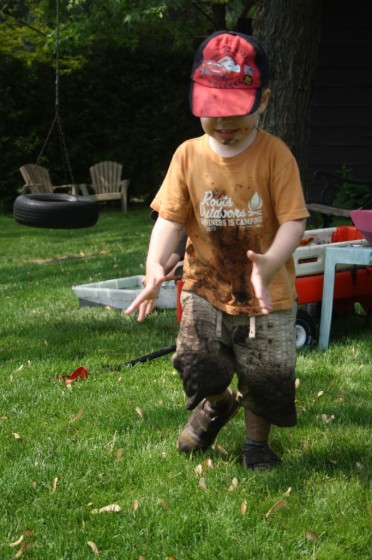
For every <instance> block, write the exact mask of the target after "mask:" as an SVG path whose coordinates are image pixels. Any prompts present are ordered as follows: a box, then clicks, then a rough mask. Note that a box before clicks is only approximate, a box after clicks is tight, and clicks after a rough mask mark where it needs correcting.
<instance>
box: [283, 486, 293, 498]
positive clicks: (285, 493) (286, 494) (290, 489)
mask: <svg viewBox="0 0 372 560" xmlns="http://www.w3.org/2000/svg"><path fill="white" fill-rule="evenodd" d="M291 493H292V486H290V487H289V488H288V490H287V491H286V492H284V494H283V496H289V494H291Z"/></svg>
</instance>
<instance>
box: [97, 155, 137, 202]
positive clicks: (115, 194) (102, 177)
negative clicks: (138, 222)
mask: <svg viewBox="0 0 372 560" xmlns="http://www.w3.org/2000/svg"><path fill="white" fill-rule="evenodd" d="M122 171H123V166H122V164H121V163H117V162H115V161H101V162H99V163H96V164H95V165H92V166H91V167H90V168H89V172H90V177H91V181H92V183H91V184H90V185H89V187H90V189H91V190H92V191H93V194H91V195H90V196H92V197H93V198H94V199H95V200H97V201H98V202H103V201H110V200H120V201H121V208H122V210H123V212H127V210H128V186H129V182H130V181H129V179H122V178H121V176H122Z"/></svg>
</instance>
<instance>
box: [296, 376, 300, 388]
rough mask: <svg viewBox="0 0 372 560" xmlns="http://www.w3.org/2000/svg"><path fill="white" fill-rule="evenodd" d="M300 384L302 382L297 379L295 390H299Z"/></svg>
mask: <svg viewBox="0 0 372 560" xmlns="http://www.w3.org/2000/svg"><path fill="white" fill-rule="evenodd" d="M300 383H301V382H300V380H299V379H298V377H297V379H296V381H295V388H296V389H298V388H299V386H300Z"/></svg>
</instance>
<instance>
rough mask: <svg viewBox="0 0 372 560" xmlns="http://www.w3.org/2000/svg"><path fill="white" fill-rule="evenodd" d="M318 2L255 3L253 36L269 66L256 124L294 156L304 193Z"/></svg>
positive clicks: (269, 0)
mask: <svg viewBox="0 0 372 560" xmlns="http://www.w3.org/2000/svg"><path fill="white" fill-rule="evenodd" d="M321 8H322V0H276V1H275V2H273V1H272V0H258V2H257V13H256V18H255V19H254V20H253V35H254V36H255V37H257V39H258V40H259V41H260V43H261V44H262V45H263V47H264V49H265V50H266V52H267V54H268V57H269V60H270V67H271V78H270V88H271V90H272V94H271V98H270V103H269V106H268V108H267V110H266V112H265V115H264V116H263V119H262V121H261V125H262V126H263V128H265V129H266V130H267V131H269V132H271V133H273V134H275V135H276V136H279V137H280V138H282V139H283V140H284V141H285V142H286V143H287V144H288V146H289V147H290V149H291V150H292V152H293V154H294V155H295V157H296V159H297V162H298V164H299V167H300V172H301V178H302V182H303V185H304V189H305V193H306V192H307V191H308V184H309V176H308V175H309V174H308V151H309V138H310V101H311V93H312V82H313V76H314V72H315V68H316V64H317V57H318V47H319V41H320V31H321V11H322V9H321Z"/></svg>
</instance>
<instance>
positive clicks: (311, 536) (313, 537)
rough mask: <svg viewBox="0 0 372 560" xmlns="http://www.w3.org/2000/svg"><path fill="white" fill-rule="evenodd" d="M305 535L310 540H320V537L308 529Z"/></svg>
mask: <svg viewBox="0 0 372 560" xmlns="http://www.w3.org/2000/svg"><path fill="white" fill-rule="evenodd" d="M305 535H306V538H307V540H308V541H315V542H320V538H319V537H318V535H317V534H316V533H313V531H306V533H305Z"/></svg>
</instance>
